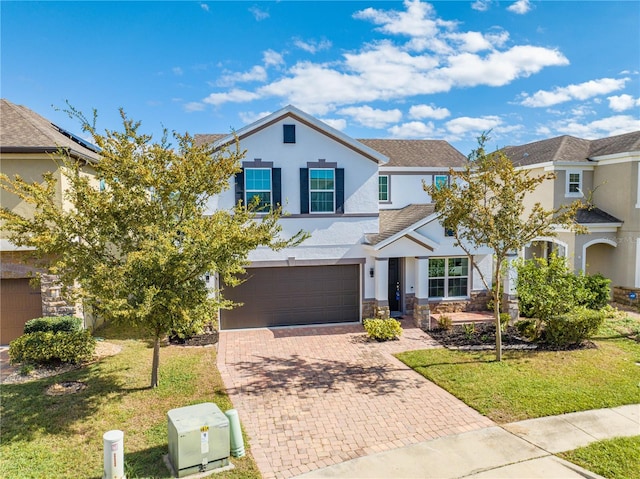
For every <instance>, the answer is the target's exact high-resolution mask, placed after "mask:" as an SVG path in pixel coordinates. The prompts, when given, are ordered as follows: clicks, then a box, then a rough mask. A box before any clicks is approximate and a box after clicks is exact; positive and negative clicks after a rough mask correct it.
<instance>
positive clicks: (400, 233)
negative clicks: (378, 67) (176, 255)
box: [196, 106, 492, 329]
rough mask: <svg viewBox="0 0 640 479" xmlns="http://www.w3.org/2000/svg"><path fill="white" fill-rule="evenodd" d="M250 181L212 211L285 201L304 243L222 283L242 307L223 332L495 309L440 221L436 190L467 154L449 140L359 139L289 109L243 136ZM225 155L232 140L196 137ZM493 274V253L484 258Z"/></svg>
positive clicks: (288, 221) (287, 219)
mask: <svg viewBox="0 0 640 479" xmlns="http://www.w3.org/2000/svg"><path fill="white" fill-rule="evenodd" d="M235 134H236V135H237V137H238V138H239V141H240V145H241V148H242V149H243V150H246V152H247V153H246V156H245V159H244V161H243V162H242V168H243V171H242V173H240V174H238V175H236V177H235V178H234V179H231V180H230V189H229V190H227V191H226V192H224V193H222V194H221V195H219V196H218V197H216V198H215V199H214V200H213V201H212V202H211V204H210V209H211V211H213V210H215V209H216V208H231V207H232V206H234V205H235V204H236V203H237V202H238V201H242V202H243V203H247V202H248V201H251V199H252V198H254V197H255V196H258V197H259V198H260V201H261V202H262V203H263V204H264V205H265V207H270V206H271V205H277V204H280V205H282V207H283V212H284V216H283V217H282V218H281V220H280V221H281V225H282V228H283V235H284V236H285V237H287V236H291V235H293V234H294V233H296V232H297V231H299V230H301V229H302V230H304V231H307V232H308V233H310V237H309V238H308V239H307V240H305V241H304V242H303V243H302V244H300V245H298V246H296V247H292V248H287V249H284V250H282V251H277V252H274V251H272V250H271V249H269V248H259V249H257V250H255V251H253V252H252V253H251V254H250V257H249V260H250V262H251V263H250V265H249V267H248V268H247V278H246V281H245V282H244V283H242V284H241V285H239V286H237V287H235V288H230V287H226V286H225V285H224V284H217V278H215V277H213V276H212V277H211V279H210V281H211V282H212V287H214V288H218V287H219V288H221V289H222V290H223V294H224V295H225V296H226V297H227V298H229V299H232V300H234V301H236V302H239V303H243V306H242V307H238V308H235V309H233V310H222V311H221V312H220V327H221V329H237V328H251V327H265V326H285V325H299V324H319V323H339V322H354V321H356V322H357V321H361V320H362V319H366V318H369V317H388V316H389V315H391V316H400V315H413V317H414V318H415V321H416V322H417V323H418V324H424V323H425V322H426V321H428V318H429V311H430V310H431V311H434V310H442V311H446V310H468V309H485V305H486V294H485V291H484V286H483V285H482V283H481V281H480V279H479V277H478V275H477V273H476V272H475V271H474V270H473V269H472V267H471V265H470V263H469V261H468V258H467V257H466V255H465V254H464V252H463V251H462V250H461V249H459V248H457V247H454V246H453V243H454V240H453V238H451V237H449V236H447V234H446V232H445V230H444V228H443V227H442V225H441V224H440V223H439V221H438V217H437V215H436V214H434V210H433V205H432V204H430V198H429V196H428V195H427V193H425V192H424V191H423V189H422V181H425V182H426V183H431V182H439V183H441V184H443V185H444V184H447V183H448V181H449V174H448V169H449V167H454V168H456V167H461V166H462V165H463V164H464V161H466V160H465V157H464V156H463V155H462V154H461V153H459V152H458V151H457V150H455V149H454V148H453V147H451V146H450V145H448V144H447V143H446V142H442V141H417V140H416V141H414V140H355V139H353V138H350V137H348V136H347V135H345V134H344V133H342V132H340V131H338V130H336V129H334V128H332V127H330V126H329V125H327V124H325V123H323V122H322V121H320V120H318V119H316V118H314V117H312V116H311V115H308V114H307V113H305V112H303V111H301V110H299V109H297V108H295V107H294V106H287V107H285V108H283V109H281V110H279V111H277V112H275V113H273V114H271V115H268V116H266V117H264V118H262V119H260V120H258V121H256V122H254V123H252V124H250V125H248V126H246V127H244V128H242V129H240V130H237V131H236V132H235ZM196 140H197V141H199V142H213V144H214V146H218V147H221V146H223V145H227V144H230V143H231V142H233V141H234V136H233V135H226V136H223V135H196ZM476 255H477V258H476V259H477V261H478V262H479V263H480V264H481V267H483V268H486V269H487V270H488V271H490V268H491V265H492V256H491V252H490V251H488V250H487V251H484V250H479V251H477V252H476Z"/></svg>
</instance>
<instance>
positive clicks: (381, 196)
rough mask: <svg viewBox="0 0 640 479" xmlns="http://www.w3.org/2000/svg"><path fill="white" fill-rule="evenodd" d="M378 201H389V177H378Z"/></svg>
mask: <svg viewBox="0 0 640 479" xmlns="http://www.w3.org/2000/svg"><path fill="white" fill-rule="evenodd" d="M378 201H389V176H388V175H380V176H378Z"/></svg>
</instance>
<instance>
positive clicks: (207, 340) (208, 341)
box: [169, 331, 218, 346]
mask: <svg viewBox="0 0 640 479" xmlns="http://www.w3.org/2000/svg"><path fill="white" fill-rule="evenodd" d="M169 342H170V343H171V344H176V345H179V346H210V345H212V344H216V343H217V342H218V331H211V332H207V333H204V334H198V335H196V336H193V337H191V338H177V337H170V338H169Z"/></svg>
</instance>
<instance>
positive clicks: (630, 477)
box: [559, 435, 640, 479]
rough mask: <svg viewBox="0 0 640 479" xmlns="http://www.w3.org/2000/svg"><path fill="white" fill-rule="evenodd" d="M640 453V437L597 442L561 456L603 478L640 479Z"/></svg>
mask: <svg viewBox="0 0 640 479" xmlns="http://www.w3.org/2000/svg"><path fill="white" fill-rule="evenodd" d="M638 451H640V435H638V436H633V437H617V438H614V439H608V440H605V441H597V442H594V443H591V444H589V445H588V446H585V447H581V448H579V449H574V450H573V451H568V452H563V453H560V454H559V456H560V457H562V458H563V459H566V460H568V461H571V462H573V463H574V464H577V465H579V466H581V467H584V468H585V469H587V470H589V471H591V472H593V473H595V474H598V475H600V476H601V477H610V478H618V479H640V454H638Z"/></svg>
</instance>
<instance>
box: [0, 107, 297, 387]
mask: <svg viewBox="0 0 640 479" xmlns="http://www.w3.org/2000/svg"><path fill="white" fill-rule="evenodd" d="M67 113H69V114H70V116H71V117H73V118H75V119H77V120H79V121H80V122H81V124H82V128H83V130H84V131H85V132H86V133H88V134H89V135H90V136H91V137H92V140H93V142H94V143H95V144H96V145H97V146H98V147H99V148H100V153H99V155H100V159H99V161H97V162H95V163H90V164H89V165H87V166H86V167H85V166H83V165H81V164H80V162H78V161H76V160H75V159H73V158H71V157H69V156H68V152H66V151H64V150H61V151H59V152H58V156H59V157H60V158H61V160H60V165H59V166H60V173H61V175H62V180H61V181H62V182H64V184H65V186H67V188H65V190H64V200H65V201H66V202H67V203H68V204H69V206H70V207H68V208H65V209H62V208H60V207H59V203H60V201H59V197H58V195H59V191H58V190H59V187H58V185H57V180H56V177H55V175H53V174H47V175H45V178H44V182H35V183H28V182H26V181H24V180H23V179H21V178H19V177H14V178H9V177H7V176H6V175H0V186H1V187H2V188H3V189H4V190H6V191H7V192H9V193H11V194H14V195H17V196H18V197H19V198H20V199H21V200H22V201H24V202H25V203H28V204H30V205H32V207H33V209H34V211H33V215H30V216H25V217H23V216H20V214H18V213H15V212H12V211H10V210H8V209H7V208H2V209H0V220H2V221H3V227H4V229H5V230H6V231H7V232H8V233H9V238H8V239H10V240H11V241H12V242H13V243H14V244H16V245H18V246H28V247H33V248H35V249H36V251H37V254H38V255H40V256H41V257H43V258H54V259H53V262H52V263H50V265H49V270H50V273H52V274H56V275H58V276H59V279H60V282H61V283H62V284H63V285H64V286H65V288H64V290H63V293H64V294H66V295H67V296H69V295H70V294H71V293H72V292H74V291H75V293H76V294H77V295H79V296H81V297H82V298H83V299H84V301H85V303H86V304H88V305H89V306H90V307H91V308H92V310H93V311H94V312H95V314H96V315H98V316H101V317H103V318H104V319H105V320H113V321H116V322H122V323H124V324H128V325H137V326H142V327H144V328H145V329H146V330H147V332H148V334H149V336H150V337H151V338H152V339H153V341H154V351H155V355H154V361H153V364H152V372H151V385H152V386H157V384H158V374H157V373H158V362H159V341H160V339H161V338H163V337H165V336H166V334H168V333H169V331H171V330H177V331H180V330H182V329H185V328H186V329H189V328H190V327H191V326H192V325H194V324H196V323H198V322H200V323H205V322H206V321H207V319H206V317H205V316H206V311H215V310H217V309H218V308H219V307H233V306H234V305H233V303H231V302H230V301H228V300H226V299H225V298H224V297H223V295H221V294H216V295H211V294H210V293H211V291H210V290H209V289H208V288H207V285H206V283H205V279H204V278H205V276H206V275H207V274H214V273H216V274H217V275H218V277H219V278H220V279H221V280H222V281H224V282H225V283H226V284H228V285H232V286H233V285H235V284H237V283H238V282H239V280H238V276H239V275H241V274H242V273H244V267H245V266H246V265H247V263H248V255H249V253H250V252H251V251H252V250H254V249H255V248H257V247H259V246H266V247H269V248H272V249H281V248H284V247H287V246H294V245H296V244H298V243H299V242H301V241H302V240H304V239H305V238H306V234H305V233H303V232H298V233H297V234H295V235H294V236H293V237H292V238H288V239H283V238H281V237H280V233H281V231H282V228H281V226H280V224H279V222H278V220H279V218H280V214H281V209H280V208H274V209H273V210H272V211H270V212H269V213H268V214H265V215H263V216H261V217H260V218H258V217H257V216H256V211H255V207H256V206H257V205H249V206H246V205H242V204H238V205H237V206H236V207H235V208H233V209H231V210H217V211H215V212H213V213H212V214H208V213H209V210H208V205H209V204H210V200H211V198H213V197H215V196H216V195H218V194H220V193H221V192H223V191H224V190H226V189H228V188H229V185H230V181H229V179H230V178H231V177H232V176H233V175H234V174H235V173H237V172H239V171H240V160H241V159H242V158H243V156H244V152H243V151H241V150H240V146H239V143H238V142H237V141H236V143H235V144H232V145H229V146H223V147H219V148H214V147H213V146H212V145H209V144H205V145H197V144H196V143H195V141H194V138H193V137H191V136H190V135H188V134H185V135H180V134H177V133H174V135H173V140H174V141H175V143H176V144H175V145H171V144H170V143H169V141H168V138H167V136H168V135H167V133H166V132H165V135H164V136H163V138H162V139H161V140H160V141H159V142H157V141H153V140H152V137H151V136H149V135H145V134H141V133H139V131H138V130H139V127H140V123H139V122H134V121H132V120H130V119H129V118H127V117H126V115H125V114H124V112H122V111H121V117H122V130H121V131H110V130H106V131H105V133H104V134H100V133H98V131H97V129H96V127H95V121H96V115H95V112H94V118H93V122H92V123H90V122H89V121H88V120H87V119H86V118H85V117H84V116H83V115H82V114H81V113H79V112H78V111H76V110H74V109H73V108H71V109H70V110H69V111H68V112H67ZM91 172H94V173H95V178H92V177H91V175H90V174H89V173H91ZM99 182H100V183H101V184H102V185H104V188H100V187H99ZM75 285H77V286H78V287H77V288H74V289H73V291H72V288H73V287H74V286H75ZM70 299H73V298H70Z"/></svg>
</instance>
